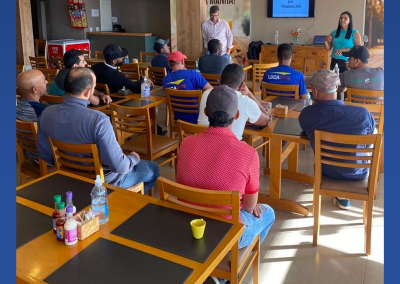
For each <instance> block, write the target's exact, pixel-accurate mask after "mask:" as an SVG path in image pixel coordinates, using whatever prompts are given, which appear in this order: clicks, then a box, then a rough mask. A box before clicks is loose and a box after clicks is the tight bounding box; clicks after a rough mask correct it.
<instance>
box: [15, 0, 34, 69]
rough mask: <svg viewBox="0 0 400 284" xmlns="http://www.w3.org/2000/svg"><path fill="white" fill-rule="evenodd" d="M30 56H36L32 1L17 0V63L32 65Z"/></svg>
mask: <svg viewBox="0 0 400 284" xmlns="http://www.w3.org/2000/svg"><path fill="white" fill-rule="evenodd" d="M29 56H35V48H34V43H33V29H32V15H31V1H30V0H17V63H16V64H25V65H30V61H29Z"/></svg>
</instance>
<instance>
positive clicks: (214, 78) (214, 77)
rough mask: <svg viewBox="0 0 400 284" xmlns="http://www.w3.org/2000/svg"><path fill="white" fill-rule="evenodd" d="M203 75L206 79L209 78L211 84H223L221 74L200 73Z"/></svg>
mask: <svg viewBox="0 0 400 284" xmlns="http://www.w3.org/2000/svg"><path fill="white" fill-rule="evenodd" d="M200 74H201V76H203V78H204V79H206V80H207V82H208V83H210V85H211V86H219V85H221V74H206V73H200Z"/></svg>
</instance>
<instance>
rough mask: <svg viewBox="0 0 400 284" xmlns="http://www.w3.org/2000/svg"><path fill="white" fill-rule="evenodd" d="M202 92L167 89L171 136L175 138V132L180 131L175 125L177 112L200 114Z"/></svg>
mask: <svg viewBox="0 0 400 284" xmlns="http://www.w3.org/2000/svg"><path fill="white" fill-rule="evenodd" d="M201 95H202V91H201V90H191V91H187V90H174V89H165V97H166V106H167V110H166V111H167V112H168V116H169V134H170V136H171V138H173V137H175V134H174V131H175V132H177V131H178V126H177V125H176V123H175V112H181V113H195V114H197V115H198V114H199V111H200V109H199V107H200V102H201Z"/></svg>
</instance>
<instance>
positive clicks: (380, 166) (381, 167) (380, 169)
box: [379, 137, 384, 173]
mask: <svg viewBox="0 0 400 284" xmlns="http://www.w3.org/2000/svg"><path fill="white" fill-rule="evenodd" d="M383 148H384V147H383V137H382V146H381V156H380V157H379V158H380V159H379V172H380V173H383V169H384V161H383V159H384V157H383Z"/></svg>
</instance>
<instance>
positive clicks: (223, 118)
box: [208, 111, 235, 128]
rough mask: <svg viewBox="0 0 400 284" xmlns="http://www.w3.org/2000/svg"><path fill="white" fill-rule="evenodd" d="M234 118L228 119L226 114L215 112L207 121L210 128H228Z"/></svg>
mask: <svg viewBox="0 0 400 284" xmlns="http://www.w3.org/2000/svg"><path fill="white" fill-rule="evenodd" d="M234 119H235V118H234V117H231V118H229V117H228V114H227V113H226V112H224V111H216V112H214V113H213V115H210V116H209V117H208V121H209V122H210V127H225V128H226V127H228V126H229V125H231V124H232V123H233V120H234Z"/></svg>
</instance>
